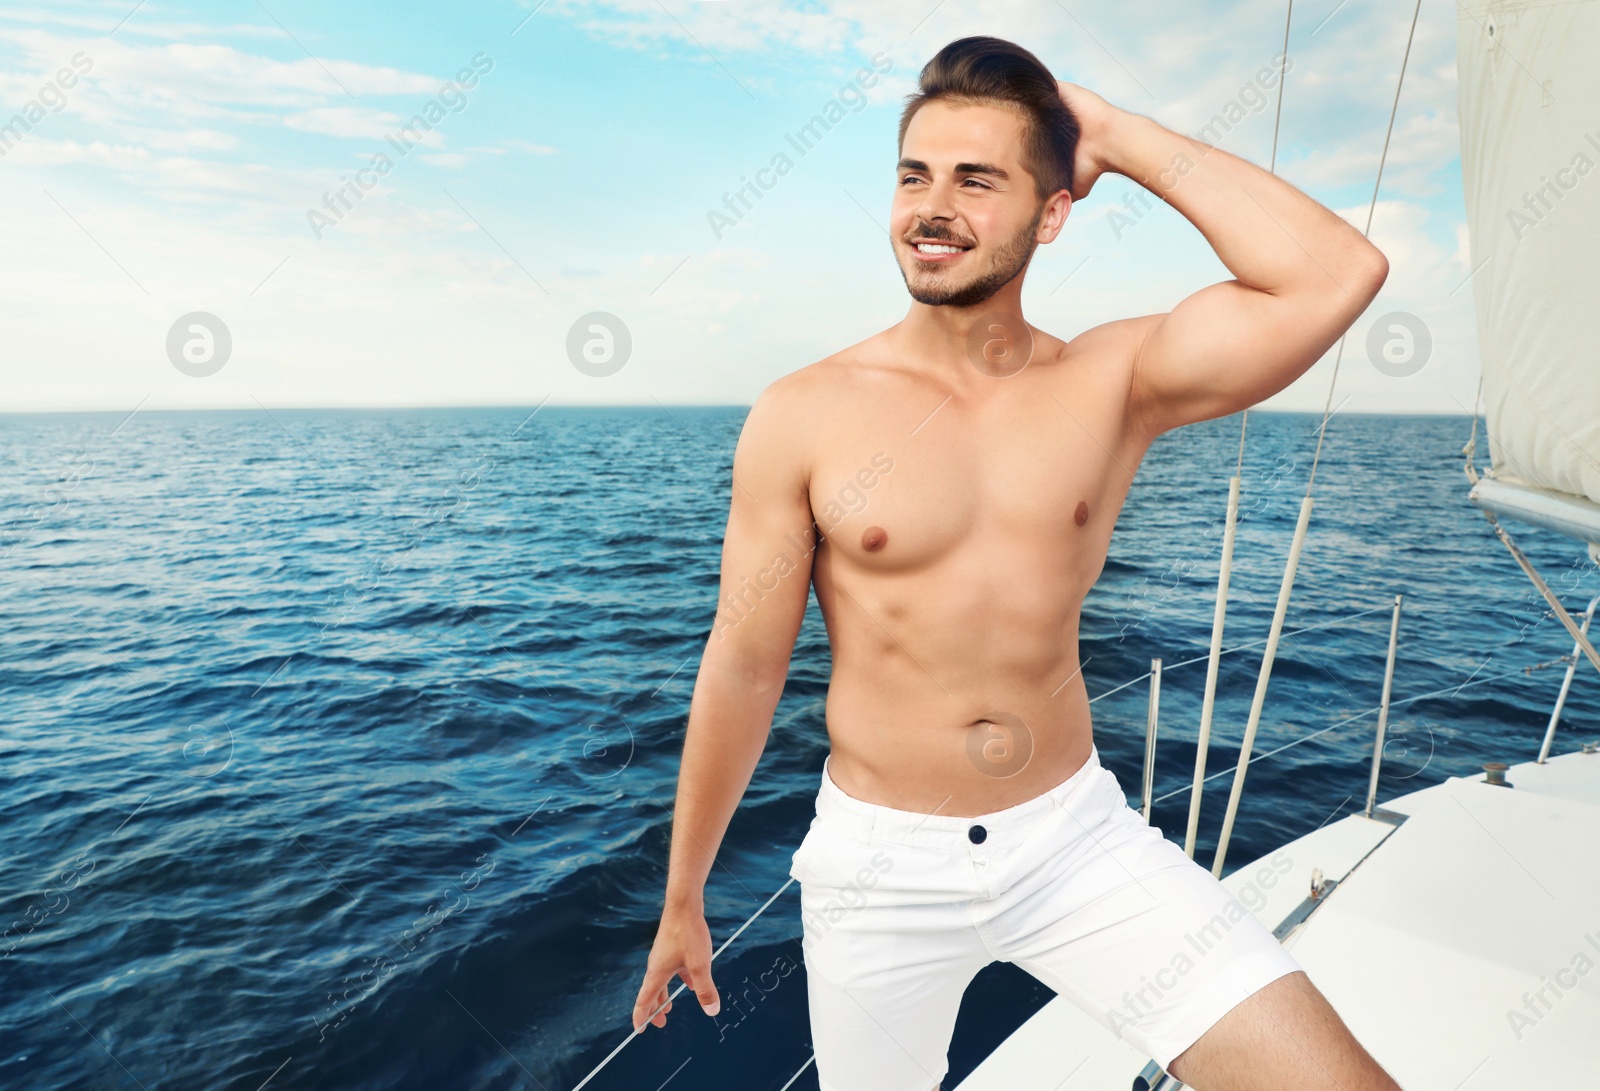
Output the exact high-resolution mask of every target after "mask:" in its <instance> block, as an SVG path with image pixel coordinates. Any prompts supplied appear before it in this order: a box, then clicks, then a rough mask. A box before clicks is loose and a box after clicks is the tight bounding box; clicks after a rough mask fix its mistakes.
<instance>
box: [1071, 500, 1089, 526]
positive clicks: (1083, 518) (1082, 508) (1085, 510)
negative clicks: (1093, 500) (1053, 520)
mask: <svg viewBox="0 0 1600 1091" xmlns="http://www.w3.org/2000/svg"><path fill="white" fill-rule="evenodd" d="M1072 521H1073V522H1074V523H1077V524H1078V525H1079V526H1080V527H1081V526H1083V524H1085V523H1087V522H1088V521H1089V503H1088V501H1086V500H1079V501H1078V510H1077V511H1075V512H1073V513H1072Z"/></svg>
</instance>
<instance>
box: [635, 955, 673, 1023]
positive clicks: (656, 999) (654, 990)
mask: <svg viewBox="0 0 1600 1091" xmlns="http://www.w3.org/2000/svg"><path fill="white" fill-rule="evenodd" d="M670 977H671V974H670V973H669V972H665V971H662V970H657V969H651V970H648V971H646V973H645V975H644V984H642V985H641V986H640V987H639V996H638V998H637V999H635V1000H634V1002H633V1029H634V1030H635V1031H638V1030H642V1029H643V1028H644V1025H645V1023H646V1022H651V1023H655V1025H656V1026H658V1027H659V1026H663V1025H665V1022H666V1020H665V1019H663V1018H661V1015H662V1013H659V1012H657V1011H656V1009H657V1008H659V1007H661V1005H662V1002H663V1001H664V1000H666V997H667V986H666V982H667V980H668V979H670Z"/></svg>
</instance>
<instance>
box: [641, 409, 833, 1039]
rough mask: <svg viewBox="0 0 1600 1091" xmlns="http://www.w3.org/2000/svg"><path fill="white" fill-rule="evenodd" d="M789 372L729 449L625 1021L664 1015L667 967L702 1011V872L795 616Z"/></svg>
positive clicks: (799, 518)
mask: <svg viewBox="0 0 1600 1091" xmlns="http://www.w3.org/2000/svg"><path fill="white" fill-rule="evenodd" d="M798 400H799V399H798V398H797V397H796V396H795V394H794V380H793V379H792V378H785V379H780V380H778V382H776V383H774V384H773V385H772V386H770V387H768V388H767V389H766V390H765V391H763V392H762V394H761V397H759V398H757V399H756V403H755V405H754V406H752V407H751V409H750V413H749V415H748V416H747V417H746V418H745V422H744V430H743V432H741V433H740V436H739V443H738V446H737V447H736V448H735V450H734V455H733V497H732V501H731V503H730V505H729V510H728V526H727V531H726V533H725V534H724V536H723V541H722V579H721V588H720V591H719V595H718V599H717V614H716V619H715V621H714V622H713V624H712V631H711V636H710V638H709V639H708V640H707V641H706V647H705V653H704V654H703V655H702V656H701V659H700V673H699V677H698V678H697V679H696V681H695V687H694V696H693V698H692V699H691V700H690V702H689V723H688V727H687V729H686V734H685V737H684V744H683V761H682V764H681V765H680V766H679V770H678V796H677V804H676V806H675V807H674V809H673V813H672V849H671V856H670V859H669V862H668V865H667V892H666V904H665V906H664V907H663V910H662V916H661V928H660V930H659V931H658V932H657V934H656V941H655V945H654V947H653V948H652V950H651V952H650V960H649V965H648V967H647V969H646V972H645V978H644V983H643V985H642V987H641V988H640V991H639V995H638V999H637V1001H636V1002H635V1004H634V1009H633V1025H634V1028H635V1029H636V1030H637V1029H641V1028H642V1027H643V1025H644V1023H645V1022H646V1020H649V1021H650V1022H652V1023H654V1024H655V1025H656V1026H665V1025H666V1013H665V1011H663V1012H662V1013H661V1014H659V1015H656V1016H655V1017H654V1018H651V1017H650V1015H651V1012H652V1011H654V1010H655V1009H656V1008H657V1007H659V1006H660V1005H661V1004H663V1003H666V1000H667V996H668V985H669V984H670V983H671V980H672V977H673V975H674V974H676V975H677V976H679V977H682V978H683V980H684V982H685V983H687V984H688V986H689V988H690V989H692V990H694V993H695V995H696V997H697V998H698V999H699V1001H700V1004H701V1006H702V1007H703V1008H705V1009H706V1010H707V1012H708V1014H711V1015H715V1014H716V1013H717V1010H718V1008H719V1006H720V1005H719V1003H718V1000H717V991H716V987H715V986H714V985H713V983H712V980H711V941H710V934H709V932H708V931H707V928H706V923H705V900H704V894H705V883H706V878H707V876H708V875H710V873H711V866H712V862H713V861H714V860H715V858H716V854H717V849H718V847H719V846H720V845H721V843H722V837H723V834H724V833H725V832H726V831H727V828H728V822H729V820H730V819H731V818H732V817H733V812H734V809H735V808H737V807H738V805H739V800H740V799H741V798H742V797H743V796H744V791H745V788H747V787H748V786H749V784H750V776H751V774H752V773H753V772H754V771H755V767H756V762H757V761H758V760H759V759H760V757H761V752H762V750H763V749H765V747H766V743H767V733H768V731H769V730H770V729H771V727H772V714H773V711H774V710H775V709H776V708H777V704H778V698H779V697H780V696H781V695H782V693H783V684H784V680H785V678H786V677H787V676H788V673H789V657H790V655H791V654H792V653H793V651H794V642H795V637H796V636H797V635H798V633H799V631H800V622H801V620H802V619H803V617H804V616H805V609H806V599H807V596H808V595H809V593H810V589H811V557H812V551H813V550H814V548H815V545H816V537H815V529H814V526H813V523H812V515H811V502H810V499H809V497H808V494H807V476H808V475H807V467H806V465H805V459H804V450H805V448H804V446H803V440H804V438H805V424H804V420H803V419H802V418H801V417H800V415H799V413H798V412H797V410H796V404H797V403H798Z"/></svg>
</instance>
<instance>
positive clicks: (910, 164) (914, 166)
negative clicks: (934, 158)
mask: <svg viewBox="0 0 1600 1091" xmlns="http://www.w3.org/2000/svg"><path fill="white" fill-rule="evenodd" d="M896 167H897V168H898V169H900V170H918V171H921V172H922V173H924V174H928V173H930V172H929V170H928V164H926V163H924V162H923V161H922V160H920V159H902V160H900V162H899V163H897V164H896ZM956 173H957V174H987V175H990V176H991V177H994V178H998V179H1000V180H1001V181H1010V180H1011V175H1009V174H1007V173H1006V172H1005V171H1004V170H1002V169H1001V168H999V167H997V166H995V165H994V164H992V163H957V164H956Z"/></svg>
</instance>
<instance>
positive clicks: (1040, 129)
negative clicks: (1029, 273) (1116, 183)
mask: <svg viewBox="0 0 1600 1091" xmlns="http://www.w3.org/2000/svg"><path fill="white" fill-rule="evenodd" d="M941 101H942V102H948V103H950V104H952V105H955V106H975V105H980V104H981V105H992V104H997V103H999V104H1005V105H1006V106H1009V107H1010V108H1011V109H1014V110H1016V111H1018V112H1019V113H1021V114H1022V117H1023V124H1024V129H1023V141H1022V165H1023V166H1024V167H1026V168H1027V169H1028V172H1029V173H1030V174H1032V175H1033V178H1034V188H1035V189H1036V190H1037V191H1038V194H1039V200H1041V201H1043V200H1045V199H1046V198H1048V197H1049V196H1050V195H1051V194H1052V193H1055V192H1056V191H1057V190H1063V189H1065V190H1070V189H1071V188H1072V161H1073V156H1074V154H1075V153H1076V151H1077V148H1078V119H1077V118H1075V117H1073V116H1072V111H1070V110H1068V109H1067V105H1066V103H1064V102H1063V101H1062V100H1061V92H1060V89H1059V88H1058V87H1057V86H1056V79H1055V77H1054V76H1052V75H1051V74H1050V70H1049V69H1048V68H1046V67H1045V66H1044V65H1043V64H1042V63H1040V61H1039V58H1038V57H1035V56H1034V55H1033V54H1032V53H1029V52H1028V51H1027V50H1026V49H1023V48H1022V47H1021V46H1020V45H1016V44H1014V43H1012V42H1007V41H1004V40H1002V39H1000V38H984V37H975V38H960V39H958V40H956V41H953V42H951V43H950V44H949V45H947V46H945V47H944V48H943V49H941V50H939V52H938V53H936V54H934V57H933V59H932V60H931V61H929V62H928V63H927V64H925V65H923V66H922V74H921V75H920V76H919V77H918V78H917V93H916V94H914V95H908V96H906V105H905V110H904V111H903V112H902V113H901V115H900V147H901V149H904V147H905V142H906V129H907V128H908V127H909V126H910V125H911V118H912V117H913V116H914V115H915V114H916V112H917V111H918V110H920V109H921V108H922V107H924V106H926V105H927V104H928V103H930V102H941Z"/></svg>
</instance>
